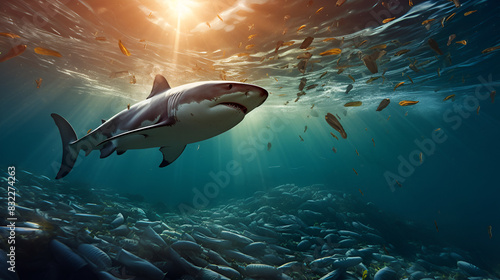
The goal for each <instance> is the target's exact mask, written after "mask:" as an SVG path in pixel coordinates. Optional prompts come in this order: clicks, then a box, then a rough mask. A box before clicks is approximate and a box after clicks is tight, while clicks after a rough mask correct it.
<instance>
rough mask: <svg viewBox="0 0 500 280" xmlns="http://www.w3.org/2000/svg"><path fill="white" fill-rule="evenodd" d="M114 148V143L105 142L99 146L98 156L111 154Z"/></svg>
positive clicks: (102, 156) (104, 156)
mask: <svg viewBox="0 0 500 280" xmlns="http://www.w3.org/2000/svg"><path fill="white" fill-rule="evenodd" d="M115 150H116V146H115V144H114V143H113V142H107V143H106V144H104V146H103V147H102V148H101V156H100V158H106V157H109V155H111V154H112V153H113V152H114V151H115Z"/></svg>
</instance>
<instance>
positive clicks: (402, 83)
mask: <svg viewBox="0 0 500 280" xmlns="http://www.w3.org/2000/svg"><path fill="white" fill-rule="evenodd" d="M404 84H405V82H400V83H398V84H397V85H396V86H395V87H394V90H393V91H396V89H397V88H398V87H400V86H402V85H404Z"/></svg>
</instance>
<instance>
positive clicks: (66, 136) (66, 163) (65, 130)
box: [50, 114, 79, 179]
mask: <svg viewBox="0 0 500 280" xmlns="http://www.w3.org/2000/svg"><path fill="white" fill-rule="evenodd" d="M50 116H51V117H52V118H53V119H54V122H55V123H56V125H57V128H59V132H60V133H61V140H62V145H63V155H62V161H61V167H60V168H59V172H58V173H57V176H56V179H60V178H62V177H64V176H66V175H68V173H69V172H70V171H71V169H72V168H73V166H74V165H75V162H76V159H77V158H78V152H79V150H78V149H77V148H75V147H74V146H73V145H71V143H72V142H74V141H76V140H77V139H78V138H77V136H76V133H75V131H74V130H73V128H72V127H71V125H70V124H69V123H68V121H67V120H65V119H64V118H63V117H61V116H59V115H58V114H51V115H50Z"/></svg>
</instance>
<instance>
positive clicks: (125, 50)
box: [118, 40, 131, 56]
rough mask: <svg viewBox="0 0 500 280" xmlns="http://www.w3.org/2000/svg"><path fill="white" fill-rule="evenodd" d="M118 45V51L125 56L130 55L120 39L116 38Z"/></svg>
mask: <svg viewBox="0 0 500 280" xmlns="http://www.w3.org/2000/svg"><path fill="white" fill-rule="evenodd" d="M118 47H119V48H120V51H122V53H123V54H124V55H126V56H130V55H131V53H130V52H129V51H128V50H127V48H126V47H125V46H124V45H123V43H122V40H118Z"/></svg>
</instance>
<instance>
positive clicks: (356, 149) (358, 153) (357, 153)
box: [356, 149, 359, 157]
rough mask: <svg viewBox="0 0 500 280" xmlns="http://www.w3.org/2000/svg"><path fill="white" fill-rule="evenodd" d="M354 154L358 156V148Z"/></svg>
mask: <svg viewBox="0 0 500 280" xmlns="http://www.w3.org/2000/svg"><path fill="white" fill-rule="evenodd" d="M356 155H358V157H359V153H358V149H356Z"/></svg>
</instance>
